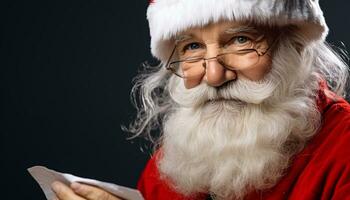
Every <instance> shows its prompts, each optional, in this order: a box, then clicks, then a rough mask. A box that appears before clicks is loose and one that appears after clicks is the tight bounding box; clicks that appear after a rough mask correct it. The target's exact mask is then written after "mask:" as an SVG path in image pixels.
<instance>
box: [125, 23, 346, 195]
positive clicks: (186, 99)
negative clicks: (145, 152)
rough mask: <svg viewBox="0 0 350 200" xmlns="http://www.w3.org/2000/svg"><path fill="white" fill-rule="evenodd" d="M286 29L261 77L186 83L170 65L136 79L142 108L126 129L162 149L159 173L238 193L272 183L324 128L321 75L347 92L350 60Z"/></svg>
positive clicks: (198, 188)
mask: <svg viewBox="0 0 350 200" xmlns="http://www.w3.org/2000/svg"><path fill="white" fill-rule="evenodd" d="M280 34H281V36H280V41H279V43H278V45H277V47H276V49H275V52H274V55H273V62H272V63H273V64H272V68H271V71H270V72H269V73H268V74H267V75H266V77H265V78H264V79H263V80H261V81H259V82H252V81H249V80H245V79H238V80H236V81H232V82H229V83H227V84H225V85H224V86H222V87H219V88H213V87H210V86H208V85H207V84H205V83H202V84H201V85H199V86H197V87H195V88H193V89H186V88H185V87H184V85H183V83H182V80H181V79H180V78H178V77H176V76H171V73H170V72H168V71H167V70H166V69H165V68H164V67H163V65H160V66H159V67H158V68H156V69H155V70H154V71H152V72H150V73H147V74H146V73H142V74H141V75H139V76H138V78H137V79H136V83H135V86H134V88H133V90H132V94H133V95H134V96H133V99H134V100H135V101H134V102H135V104H136V107H137V109H138V115H137V118H136V120H135V121H134V123H132V124H131V125H130V127H129V128H128V129H127V130H128V131H130V132H132V133H133V137H136V136H140V135H144V136H146V137H147V138H148V139H150V140H151V141H152V142H153V143H154V144H155V145H159V146H160V147H161V148H162V151H161V156H160V157H159V159H158V166H159V169H160V172H161V174H162V175H163V177H167V178H169V180H171V185H172V186H173V187H174V188H175V189H176V190H178V191H179V192H181V193H183V194H185V195H191V194H193V193H196V192H209V193H212V194H214V195H215V196H216V198H218V199H232V198H237V199H238V198H242V197H243V196H244V195H245V194H246V193H247V192H249V191H250V190H252V189H257V190H259V189H265V188H269V187H272V186H273V185H274V184H275V183H276V182H277V180H278V179H279V178H280V177H281V176H282V173H283V170H284V169H285V168H286V167H287V166H288V161H289V160H290V157H291V156H292V155H294V154H295V153H296V152H298V151H300V150H301V149H302V148H303V147H304V145H305V142H306V141H307V140H308V139H310V138H311V137H312V136H313V135H314V134H315V133H316V132H317V129H318V128H319V125H320V117H321V116H320V113H319V112H318V109H317V105H316V101H315V100H316V98H317V95H318V90H319V83H320V81H322V80H326V81H327V82H328V84H329V86H330V88H331V89H332V90H333V91H334V92H335V93H337V94H339V95H345V90H344V88H345V83H346V80H347V78H348V71H347V65H346V64H345V63H344V62H343V61H342V59H341V58H340V57H339V56H338V54H337V53H335V52H334V51H333V50H332V49H331V48H330V47H329V46H328V45H327V44H326V43H324V42H317V43H311V44H310V43H306V42H305V41H304V40H303V37H301V36H299V35H296V34H295V31H293V29H285V30H284V31H283V32H282V33H280ZM306 44H308V45H306ZM136 97H139V98H140V99H139V101H137V100H136ZM137 102H140V104H138V103H137ZM153 129H160V131H161V134H160V136H159V135H158V136H157V137H154V136H152V134H151V133H152V130H153Z"/></svg>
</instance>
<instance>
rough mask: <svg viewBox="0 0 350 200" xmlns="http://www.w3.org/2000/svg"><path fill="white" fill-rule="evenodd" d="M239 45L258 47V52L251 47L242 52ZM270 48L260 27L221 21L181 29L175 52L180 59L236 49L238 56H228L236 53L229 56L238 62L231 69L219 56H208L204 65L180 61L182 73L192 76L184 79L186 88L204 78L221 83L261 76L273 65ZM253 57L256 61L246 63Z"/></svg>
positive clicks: (217, 53)
mask: <svg viewBox="0 0 350 200" xmlns="http://www.w3.org/2000/svg"><path fill="white" fill-rule="evenodd" d="M238 49H239V50H241V49H255V50H256V52H254V51H251V52H249V53H246V54H245V55H243V54H242V53H240V52H237V50H238ZM268 49H269V44H268V42H267V39H266V37H265V36H264V34H263V33H262V32H261V31H259V30H257V29H255V28H253V27H251V26H246V25H244V24H242V23H237V22H228V21H221V22H218V23H213V24H209V25H207V26H204V27H198V28H191V29H189V30H187V31H185V32H184V33H182V34H181V35H180V36H178V39H177V48H176V53H177V58H179V60H184V59H188V58H193V57H194V58H196V57H202V58H214V57H216V56H218V55H221V54H225V53H229V54H230V53H232V52H233V53H236V57H234V56H231V54H230V55H227V56H226V57H228V58H230V57H229V56H231V57H233V58H230V59H231V60H232V61H233V62H235V63H234V66H233V67H232V68H231V69H230V68H227V67H225V66H224V65H225V63H221V62H220V60H218V59H209V60H206V61H204V62H205V66H202V65H203V63H201V64H197V65H199V66H198V67H192V66H193V65H194V64H186V63H180V68H181V70H182V71H183V73H184V74H186V75H188V76H191V78H185V79H184V81H185V82H184V83H185V86H186V88H188V89H190V88H194V87H196V86H198V85H199V84H200V83H201V82H202V81H205V82H206V83H207V84H208V85H210V86H214V87H218V86H221V85H222V84H224V83H226V82H228V81H231V80H235V79H236V78H246V79H249V80H252V81H257V80H261V79H262V78H263V77H264V75H265V74H266V72H268V70H269V68H270V66H271V57H270V52H267V53H266V54H265V52H266V51H267V50H268ZM241 52H242V51H241ZM237 54H239V55H238V56H237ZM257 54H260V55H257ZM262 54H263V55H262ZM237 57H238V58H237ZM240 57H243V59H240ZM255 60H256V62H255ZM251 61H254V63H253V64H250V65H247V64H246V63H247V62H251Z"/></svg>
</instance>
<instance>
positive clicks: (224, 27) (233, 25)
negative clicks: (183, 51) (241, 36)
mask: <svg viewBox="0 0 350 200" xmlns="http://www.w3.org/2000/svg"><path fill="white" fill-rule="evenodd" d="M267 29H268V27H261V26H256V25H254V24H253V23H249V22H236V21H220V22H215V23H209V24H207V25H204V26H196V27H190V28H188V29H186V30H185V31H182V32H180V33H178V34H176V35H175V36H174V37H173V41H174V42H175V44H177V43H179V42H182V41H184V40H188V39H192V38H200V37H201V36H202V35H203V34H207V35H208V34H209V35H215V36H217V37H220V36H225V35H232V34H236V33H249V34H254V35H257V36H260V35H265V34H266V31H267Z"/></svg>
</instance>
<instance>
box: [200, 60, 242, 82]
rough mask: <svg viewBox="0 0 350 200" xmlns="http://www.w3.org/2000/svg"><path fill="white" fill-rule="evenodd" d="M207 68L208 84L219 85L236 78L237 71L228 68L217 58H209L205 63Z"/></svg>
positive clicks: (206, 79)
mask: <svg viewBox="0 0 350 200" xmlns="http://www.w3.org/2000/svg"><path fill="white" fill-rule="evenodd" d="M203 65H204V67H205V68H206V73H205V76H204V80H205V81H206V82H207V84H208V85H210V86H213V87H219V86H221V85H223V84H224V83H226V82H228V81H231V80H234V79H236V73H235V72H234V71H232V70H228V69H226V68H225V67H224V66H223V65H222V64H221V63H219V62H218V60H217V59H209V60H206V61H205V63H203Z"/></svg>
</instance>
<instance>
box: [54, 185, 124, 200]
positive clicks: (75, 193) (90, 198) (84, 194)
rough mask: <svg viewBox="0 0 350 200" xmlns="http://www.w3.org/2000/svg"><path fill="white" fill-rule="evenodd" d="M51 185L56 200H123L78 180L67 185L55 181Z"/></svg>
mask: <svg viewBox="0 0 350 200" xmlns="http://www.w3.org/2000/svg"><path fill="white" fill-rule="evenodd" d="M51 187H52V190H53V191H54V192H55V193H56V196H57V198H58V199H54V200H122V199H120V198H118V197H116V196H113V195H112V194H110V193H108V192H106V191H104V190H102V189H100V188H98V187H94V186H91V185H86V184H82V183H77V182H74V183H72V184H71V185H70V186H67V185H65V184H63V183H61V182H59V181H55V182H53V183H52V185H51Z"/></svg>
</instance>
